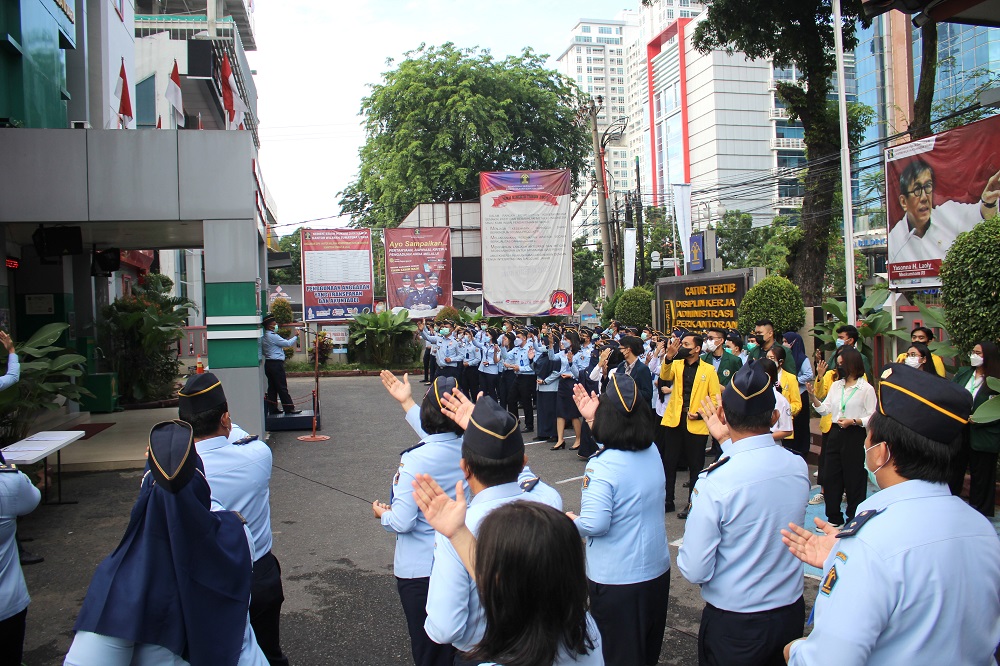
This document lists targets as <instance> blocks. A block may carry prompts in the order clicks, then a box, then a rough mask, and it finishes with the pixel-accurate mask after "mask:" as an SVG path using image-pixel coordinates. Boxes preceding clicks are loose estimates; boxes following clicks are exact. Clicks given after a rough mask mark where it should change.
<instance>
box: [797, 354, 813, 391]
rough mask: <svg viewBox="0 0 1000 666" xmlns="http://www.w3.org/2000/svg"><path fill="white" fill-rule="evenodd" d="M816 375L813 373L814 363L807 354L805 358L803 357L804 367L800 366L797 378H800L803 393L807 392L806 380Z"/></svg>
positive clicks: (800, 387) (800, 389) (800, 388)
mask: <svg viewBox="0 0 1000 666" xmlns="http://www.w3.org/2000/svg"><path fill="white" fill-rule="evenodd" d="M814 376H815V375H814V373H813V366H812V363H810V362H809V357H808V356H806V357H805V359H803V361H802V367H801V368H799V372H798V374H797V375H796V378H798V380H799V391H800V392H801V393H805V391H806V382H807V381H809V380H810V379H812V378H813V377H814Z"/></svg>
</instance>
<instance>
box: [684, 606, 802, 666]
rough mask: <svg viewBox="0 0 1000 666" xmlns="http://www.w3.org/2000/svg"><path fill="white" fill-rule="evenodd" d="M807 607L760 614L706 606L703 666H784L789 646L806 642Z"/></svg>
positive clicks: (701, 640)
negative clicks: (798, 639)
mask: <svg viewBox="0 0 1000 666" xmlns="http://www.w3.org/2000/svg"><path fill="white" fill-rule="evenodd" d="M805 617H806V603H805V600H804V599H803V598H802V597H799V599H798V601H796V602H795V603H793V604H791V605H788V606H784V607H782V608H775V609H773V610H769V611H761V612H759V613H734V612H732V611H725V610H722V609H721V608H716V607H715V606H713V605H711V604H706V605H705V610H704V611H702V613H701V627H700V628H699V629H698V664H699V665H700V666H784V665H785V657H784V654H783V653H784V649H785V645H787V644H788V643H790V642H791V641H793V640H795V639H796V638H802V633H803V629H804V628H805Z"/></svg>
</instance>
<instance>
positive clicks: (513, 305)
mask: <svg viewBox="0 0 1000 666" xmlns="http://www.w3.org/2000/svg"><path fill="white" fill-rule="evenodd" d="M570 191H571V177H570V172H569V171H568V170H564V169H561V170H550V171H506V172H494V173H482V174H480V175H479V202H480V209H481V211H482V234H483V314H484V315H486V316H493V317H497V316H514V317H536V316H555V315H571V314H573V248H572V244H573V231H572V227H571V225H570Z"/></svg>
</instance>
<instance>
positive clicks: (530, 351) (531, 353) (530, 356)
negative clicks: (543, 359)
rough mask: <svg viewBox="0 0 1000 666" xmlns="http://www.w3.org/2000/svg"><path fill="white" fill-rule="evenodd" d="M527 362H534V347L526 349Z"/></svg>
mask: <svg viewBox="0 0 1000 666" xmlns="http://www.w3.org/2000/svg"><path fill="white" fill-rule="evenodd" d="M528 360H529V361H534V360H535V348H534V347H528Z"/></svg>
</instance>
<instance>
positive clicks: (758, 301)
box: [737, 275, 806, 333]
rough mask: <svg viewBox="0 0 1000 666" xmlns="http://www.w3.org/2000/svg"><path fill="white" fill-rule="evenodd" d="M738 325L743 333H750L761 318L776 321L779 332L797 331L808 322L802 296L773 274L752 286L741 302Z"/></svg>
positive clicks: (790, 284) (775, 324) (775, 328)
mask: <svg viewBox="0 0 1000 666" xmlns="http://www.w3.org/2000/svg"><path fill="white" fill-rule="evenodd" d="M738 318H739V319H738V323H737V328H739V330H740V332H741V333H749V332H750V331H752V330H753V327H754V325H755V324H756V323H757V322H758V321H760V320H761V319H770V320H771V321H773V322H774V330H775V332H781V333H784V332H785V331H797V330H799V329H800V328H802V325H803V324H805V323H806V311H805V306H804V305H803V303H802V294H801V293H800V292H799V288H798V287H797V286H795V285H794V284H793V283H792V282H790V281H789V280H787V279H786V278H783V277H781V276H779V275H771V276H769V277H766V278H764V279H763V280H761V281H760V282H758V283H757V284H755V285H754V286H752V287H750V289H749V290H748V291H747V293H746V296H744V297H743V300H742V301H741V302H740V307H739V310H738Z"/></svg>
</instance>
